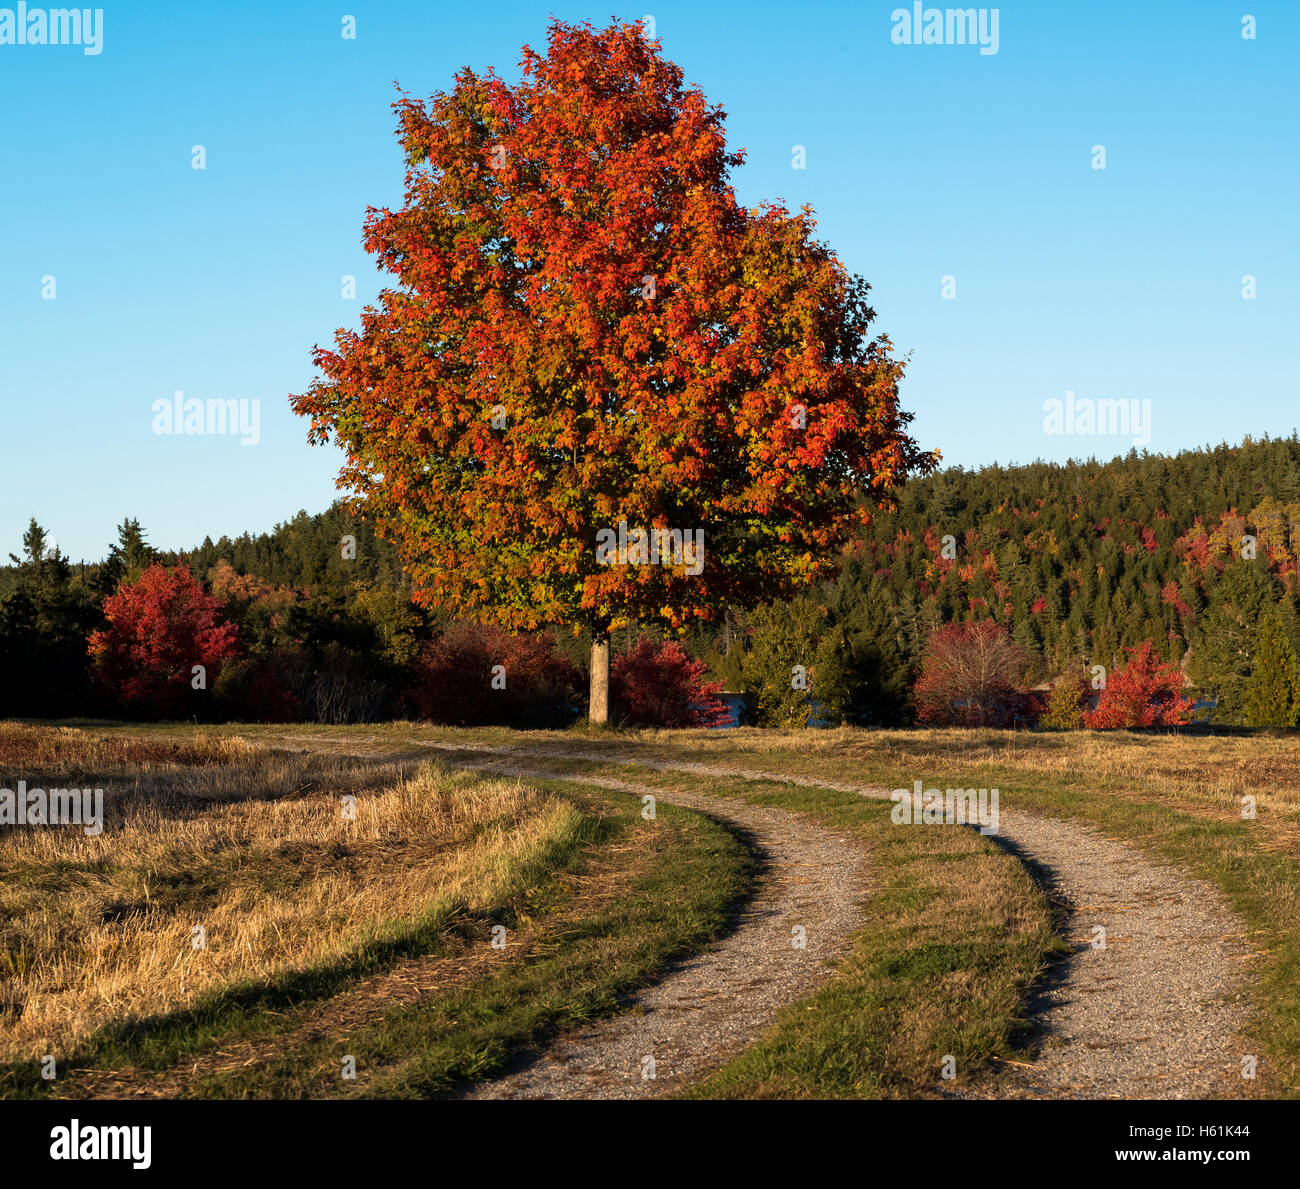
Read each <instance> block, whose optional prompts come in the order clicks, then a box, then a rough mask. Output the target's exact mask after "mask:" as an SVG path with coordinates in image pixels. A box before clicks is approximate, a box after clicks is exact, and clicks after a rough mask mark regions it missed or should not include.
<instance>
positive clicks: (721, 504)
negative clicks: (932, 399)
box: [293, 22, 934, 721]
mask: <svg viewBox="0 0 1300 1189" xmlns="http://www.w3.org/2000/svg"><path fill="white" fill-rule="evenodd" d="M521 66H522V78H521V81H520V82H519V83H518V84H517V85H513V86H512V85H510V84H508V83H506V82H505V81H504V80H502V79H501V78H499V77H497V75H495V74H494V73H492V72H491V71H489V72H488V73H486V74H478V73H475V72H474V71H473V70H470V69H468V68H467V69H465V70H463V71H462V72H461V73H460V74H459V75H457V77H456V81H455V85H454V87H453V88H452V90H451V91H450V92H447V93H439V94H436V95H434V96H433V97H432V98H431V99H430V100H429V101H428V102H421V101H418V100H415V99H413V98H411V97H410V96H407V95H403V96H402V97H401V99H400V100H399V101H398V102H397V104H396V105H395V108H396V110H397V112H398V117H399V134H400V138H401V143H402V147H403V150H404V153H405V159H406V166H407V172H406V190H405V204H404V205H403V206H402V208H401V209H399V210H396V211H393V210H389V209H387V208H384V209H378V210H374V209H372V210H371V211H370V212H369V214H368V217H367V221H366V228H365V237H364V242H365V246H366V248H367V250H368V251H370V252H372V253H374V254H375V255H376V256H377V259H378V264H379V265H380V267H381V268H382V269H384V270H386V271H388V272H389V273H391V274H392V275H393V276H394V277H395V278H396V284H395V285H394V286H393V287H392V288H388V289H386V290H384V291H383V292H382V293H381V295H380V298H379V302H378V305H377V306H376V307H368V308H367V309H366V310H365V311H364V312H363V315H362V324H361V328H360V330H359V331H356V332H353V331H350V330H341V331H339V332H338V334H337V335H336V339H335V343H336V345H335V349H334V350H325V349H321V348H318V349H317V351H316V355H315V359H316V363H317V365H318V367H319V368H320V370H321V372H322V375H321V376H320V377H319V378H318V379H317V380H316V381H315V382H314V383H313V384H312V385H311V387H310V389H309V390H308V391H307V392H306V393H305V394H302V395H300V396H296V397H294V398H293V402H294V407H295V409H296V410H297V411H298V412H299V413H301V414H304V415H307V416H309V417H310V418H311V431H310V436H311V439H312V440H313V441H315V442H322V443H323V442H326V441H328V440H330V439H331V438H332V439H333V440H335V441H336V442H337V443H338V444H340V445H341V446H342V447H343V448H344V450H345V452H346V462H345V464H344V466H343V468H342V471H341V474H340V479H339V482H340V486H341V487H342V488H344V489H345V490H346V491H348V492H349V493H350V499H351V501H352V506H353V507H354V508H356V509H358V510H363V511H365V512H366V513H367V514H368V515H370V516H372V517H373V518H374V519H375V521H376V524H377V526H378V528H379V530H380V532H381V533H382V534H384V535H385V536H386V537H387V538H388V539H390V540H393V541H395V542H396V543H397V544H398V545H399V546H400V547H401V548H402V550H403V553H404V555H405V558H406V561H407V565H408V567H409V571H410V574H411V577H412V580H413V583H414V588H415V595H416V597H417V599H419V600H420V601H421V602H423V603H425V604H426V605H441V606H443V607H446V608H449V609H452V610H454V611H455V612H456V613H457V614H462V613H463V614H472V615H474V616H476V617H478V618H481V619H486V620H492V621H496V622H498V623H500V624H503V625H505V626H507V627H509V628H511V629H513V630H519V629H533V628H536V627H539V626H541V625H544V624H557V625H558V624H564V625H567V626H568V627H569V628H570V629H572V630H582V629H587V630H589V631H590V632H591V633H592V640H593V644H592V664H591V704H590V717H591V718H592V720H594V721H604V720H606V719H607V717H608V660H609V645H608V640H609V633H610V631H611V629H614V628H618V627H621V626H623V625H625V624H628V623H631V622H645V623H658V624H660V625H662V626H663V627H664V628H666V629H667V630H669V631H682V630H685V629H687V628H689V627H690V626H692V625H693V624H698V623H700V622H704V621H708V620H711V619H714V618H715V617H717V616H718V615H719V614H720V613H721V611H722V609H723V608H724V607H725V606H727V605H728V604H735V605H739V606H749V605H753V604H755V603H757V602H760V601H764V600H766V599H771V598H774V597H783V596H788V595H789V594H791V593H792V592H794V591H795V590H796V589H798V588H800V587H802V586H804V585H806V584H807V583H809V582H811V581H812V580H814V579H816V578H818V577H819V576H820V575H822V574H823V572H824V571H826V570H828V569H829V568H830V567H832V566H833V565H834V564H835V562H836V560H837V557H838V554H839V547H840V546H841V545H842V544H843V542H844V541H846V540H847V539H848V536H849V535H850V533H851V532H852V530H853V529H854V527H855V526H857V525H861V524H863V523H865V522H866V521H867V520H869V518H870V517H871V514H872V511H873V509H874V508H876V507H878V506H880V505H881V504H884V503H886V502H887V501H888V499H889V493H890V491H891V489H892V488H893V486H894V485H895V484H897V483H898V482H900V481H901V480H902V479H904V478H905V477H906V476H907V475H908V474H909V473H914V472H924V471H927V470H929V469H931V468H932V467H933V465H934V458H933V456H932V455H930V454H926V453H923V452H921V451H920V450H919V449H918V448H917V446H916V444H915V443H914V442H913V440H912V439H911V438H910V437H909V436H908V434H907V433H906V432H905V431H906V426H907V424H908V422H909V421H910V414H908V413H905V412H903V411H902V410H901V409H900V407H899V403H898V383H899V379H900V376H901V374H902V367H901V364H900V363H899V362H897V361H896V360H895V359H893V358H892V356H891V350H890V344H889V341H888V339H887V338H885V337H883V336H881V337H876V338H873V337H871V335H870V327H871V324H872V322H873V320H874V312H873V311H872V309H871V308H870V306H869V305H868V300H867V299H868V286H867V284H866V283H865V282H864V281H863V280H862V279H861V278H858V277H854V276H850V275H849V274H848V273H847V271H846V270H845V268H844V267H843V265H842V264H841V263H840V261H839V260H838V259H837V257H836V256H835V254H834V253H833V252H832V251H831V250H830V248H829V247H827V246H826V245H825V244H823V243H820V242H818V241H817V240H816V239H815V238H814V235H813V233H814V228H815V223H814V220H813V217H812V214H811V211H810V210H809V209H807V208H804V209H802V210H800V211H799V212H797V213H792V212H790V211H789V210H787V209H786V208H785V207H783V206H777V205H766V206H761V207H758V208H755V209H745V208H743V207H742V206H740V205H739V203H738V202H737V200H736V196H735V194H734V192H733V190H732V187H731V184H730V182H729V171H730V170H731V169H732V168H733V167H735V166H738V165H740V163H741V161H742V154H741V153H738V152H731V151H729V150H728V149H727V146H726V141H725V137H724V133H723V121H724V116H723V112H722V110H721V109H720V108H719V107H716V106H713V105H710V104H709V103H708V102H707V101H706V99H705V96H704V94H703V92H702V91H701V90H700V89H699V88H698V87H697V86H688V85H686V84H685V83H684V82H683V75H682V71H681V70H680V68H679V67H677V66H676V65H674V64H673V63H672V62H671V61H669V60H668V59H667V58H665V57H664V56H663V54H662V52H661V49H660V45H659V43H658V42H657V41H654V40H652V39H650V38H648V37H647V36H646V34H645V32H644V30H643V29H642V27H641V26H640V25H636V24H632V25H624V24H613V25H611V26H609V27H608V28H604V29H593V28H592V27H591V26H589V25H580V26H575V25H567V24H564V23H561V22H555V23H554V24H553V25H552V26H551V29H550V34H549V44H548V48H547V52H546V53H544V54H539V53H536V52H534V51H533V50H532V49H530V48H528V47H524V50H523V58H522V62H521ZM620 523H625V524H626V525H627V526H628V531H629V533H630V534H633V535H632V536H631V537H630V541H633V542H636V543H637V545H638V546H639V544H640V539H639V538H637V537H636V536H635V534H636V533H637V532H638V531H647V532H648V531H652V530H654V529H662V530H666V531H667V530H677V531H680V532H691V531H695V530H699V531H703V533H704V549H705V553H704V557H703V559H702V560H703V567H702V569H699V570H698V572H695V571H696V567H695V566H691V565H689V564H644V562H643V561H642V560H641V556H642V555H641V554H640V553H639V552H638V550H637V549H636V548H633V549H630V550H629V551H628V552H627V553H626V555H623V556H620V557H619V558H618V559H617V560H616V561H615V563H614V564H602V558H601V556H600V554H599V553H598V551H597V545H598V542H599V539H600V538H599V534H601V533H602V531H603V530H615V529H617V528H618V527H619V525H620ZM604 560H609V559H608V558H606V559H604Z"/></svg>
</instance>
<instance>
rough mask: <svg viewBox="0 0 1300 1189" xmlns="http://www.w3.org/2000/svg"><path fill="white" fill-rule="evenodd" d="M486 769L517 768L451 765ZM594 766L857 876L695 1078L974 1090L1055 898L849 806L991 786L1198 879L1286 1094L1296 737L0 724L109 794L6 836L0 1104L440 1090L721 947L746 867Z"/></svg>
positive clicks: (1013, 1026) (1260, 1087)
mask: <svg viewBox="0 0 1300 1189" xmlns="http://www.w3.org/2000/svg"><path fill="white" fill-rule="evenodd" d="M484 748H487V749H495V751H494V752H493V753H492V755H487V753H484V752H483V751H482V749H484ZM476 749H477V750H476ZM501 749H509V754H510V755H512V756H519V757H527V759H528V763H529V764H530V765H531V767H532V768H533V769H534V770H535V771H534V774H533V775H532V776H530V777H529V778H528V779H522V778H520V777H518V776H509V775H501V774H493V773H491V772H489V771H480V772H473V771H470V770H467V769H464V768H460V767H457V765H458V764H461V763H476V764H478V765H479V766H480V767H482V766H483V765H484V763H485V762H486V761H487V760H488V759H494V758H496V757H498V756H499V755H500V752H501ZM476 757H477V758H476ZM594 777H606V778H608V777H616V778H618V779H622V780H632V779H635V780H637V781H641V782H643V783H644V784H645V785H646V786H649V787H651V788H654V787H659V788H662V789H663V790H664V791H665V793H667V792H668V791H670V790H672V791H676V792H678V793H681V794H683V795H688V796H694V797H697V798H704V799H705V800H706V801H707V800H710V799H711V800H712V801H713V802H714V803H716V804H717V805H719V806H720V807H721V806H723V805H724V804H726V803H737V804H738V803H740V802H742V801H743V802H746V803H751V804H754V805H761V806H766V807H770V808H772V809H774V810H779V811H782V812H787V813H793V814H797V815H800V816H801V818H804V819H807V820H809V821H811V822H814V823H816V824H817V825H818V826H819V827H821V828H824V829H827V830H829V831H832V832H833V833H834V834H835V836H836V837H840V838H847V839H851V840H852V841H853V843H854V845H856V846H859V847H860V848H861V849H862V852H863V853H864V854H865V855H866V856H867V858H868V861H869V864H870V869H871V871H872V873H873V874H872V888H871V894H870V896H869V898H868V899H867V901H866V904H865V908H864V912H863V917H862V921H861V926H860V929H859V931H858V933H857V934H856V935H855V939H854V948H853V952H852V953H851V954H850V955H849V956H848V957H846V958H845V959H844V960H843V961H842V962H840V963H838V965H837V967H836V973H835V977H834V978H833V979H832V980H831V982H830V983H829V984H828V985H827V987H826V988H825V989H824V990H822V991H820V992H819V993H818V994H817V996H816V997H815V998H813V999H811V1000H809V1002H808V1003H807V1004H800V1003H796V1004H793V1005H790V1006H789V1007H788V1008H787V1009H785V1010H783V1012H782V1014H781V1015H779V1017H778V1018H777V1022H776V1024H775V1025H774V1027H773V1029H772V1030H771V1031H770V1032H768V1033H765V1034H764V1036H763V1037H761V1038H760V1039H759V1041H758V1043H756V1044H754V1045H752V1046H750V1047H749V1048H748V1049H747V1050H745V1051H743V1052H737V1053H734V1054H732V1055H731V1056H732V1059H731V1060H730V1061H729V1062H724V1063H723V1064H722V1065H721V1066H719V1067H718V1068H717V1069H716V1071H715V1072H714V1073H713V1074H712V1075H710V1077H708V1078H706V1079H704V1080H702V1081H701V1082H700V1083H699V1084H698V1085H697V1086H696V1087H695V1088H694V1091H693V1092H694V1093H697V1094H702V1095H706V1096H732V1097H821V1096H864V1097H880V1096H889V1097H931V1096H934V1095H936V1094H939V1093H943V1088H942V1087H941V1086H937V1084H936V1082H935V1075H934V1069H935V1054H955V1055H957V1058H958V1060H960V1062H961V1063H962V1067H963V1069H965V1070H970V1071H972V1078H973V1082H972V1084H975V1085H977V1086H978V1087H979V1091H980V1092H981V1093H987V1094H991V1095H993V1096H998V1095H999V1094H1000V1093H1001V1092H1002V1091H1001V1090H1000V1087H1002V1086H1003V1084H1004V1083H1003V1082H1002V1081H1000V1080H999V1079H1001V1078H1003V1077H1004V1075H1005V1073H1006V1071H1007V1070H1009V1069H1012V1068H1013V1067H1024V1066H1026V1064H1027V1063H1032V1060H1033V1057H1032V1054H1031V1053H1030V1052H1029V1050H1028V1049H1027V1048H1026V1045H1027V1044H1028V1041H1029V1034H1030V1032H1031V1026H1032V1023H1033V1021H1032V1018H1031V1017H1032V1009H1031V1006H1030V1004H1031V1000H1032V996H1033V993H1034V989H1035V987H1036V986H1038V985H1039V983H1040V982H1041V980H1042V979H1043V978H1044V977H1046V976H1047V975H1048V974H1049V973H1050V971H1051V970H1052V969H1053V967H1054V964H1056V963H1058V962H1059V961H1060V958H1061V955H1062V953H1063V952H1064V951H1065V948H1066V947H1065V944H1064V939H1063V938H1062V937H1061V934H1060V929H1061V921H1062V917H1061V915H1060V908H1059V906H1057V905H1054V904H1053V903H1052V902H1051V900H1050V898H1049V897H1048V896H1046V895H1045V894H1044V892H1043V889H1042V888H1041V887H1040V886H1038V885H1036V883H1035V881H1034V878H1033V877H1032V872H1030V871H1029V870H1028V869H1027V868H1026V867H1025V866H1024V865H1023V864H1022V863H1021V862H1020V861H1019V860H1018V859H1017V858H1016V857H1015V856H1014V854H1012V853H1010V852H1008V850H1007V849H1005V848H1003V847H999V846H998V845H996V843H995V842H994V841H993V840H990V839H987V838H985V837H982V836H981V835H979V834H978V833H977V832H975V831H972V830H937V831H934V830H899V829H897V828H896V827H891V825H890V819H889V812H888V810H889V803H888V802H887V801H886V802H880V801H871V800H865V799H863V798H862V797H860V796H858V795H856V794H854V793H852V792H851V791H844V789H845V788H846V787H847V786H850V785H852V786H855V787H856V785H859V784H860V785H872V786H883V787H884V788H886V789H888V788H894V787H904V788H906V787H910V786H911V785H912V783H913V781H914V780H921V781H923V782H924V783H925V784H926V785H931V784H934V785H939V786H943V785H960V786H963V787H967V786H992V787H997V788H998V789H999V790H1000V791H1001V796H1002V804H1003V806H1004V808H1006V809H1009V810H1013V811H1016V812H1022V813H1027V814H1032V815H1039V816H1041V817H1045V818H1051V819H1060V820H1068V821H1074V822H1078V823H1081V824H1084V825H1086V826H1087V827H1088V828H1089V829H1091V830H1096V831H1099V832H1100V833H1101V834H1102V835H1103V836H1105V837H1109V838H1113V839H1116V840H1119V841H1122V842H1123V843H1124V844H1125V845H1127V846H1130V847H1133V848H1136V849H1137V850H1138V851H1139V852H1140V853H1143V854H1146V855H1148V856H1149V857H1150V859H1151V860H1152V862H1157V863H1161V864H1169V863H1172V864H1175V865H1176V866H1177V867H1178V869H1180V870H1182V871H1185V872H1187V873H1189V875H1190V876H1193V877H1195V878H1196V879H1199V880H1201V881H1204V882H1205V883H1206V885H1208V886H1211V887H1213V888H1214V889H1215V891H1216V894H1218V895H1221V896H1222V897H1223V899H1224V901H1225V903H1226V904H1228V905H1229V906H1230V907H1231V910H1232V911H1233V912H1234V913H1236V914H1238V917H1239V918H1240V920H1241V921H1242V922H1243V923H1244V935H1245V936H1246V937H1247V939H1248V941H1249V944H1250V946H1251V947H1252V949H1253V952H1254V958H1253V960H1252V963H1251V965H1250V971H1251V976H1250V977H1251V993H1250V1001H1249V1005H1248V1009H1243V1013H1244V1014H1242V1015H1241V1017H1240V1019H1239V1020H1237V1021H1236V1023H1235V1024H1234V1029H1235V1030H1236V1031H1238V1032H1239V1034H1240V1040H1239V1043H1240V1045H1242V1046H1253V1047H1249V1048H1242V1049H1241V1051H1250V1052H1254V1051H1258V1052H1260V1053H1261V1054H1262V1056H1263V1060H1262V1072H1261V1076H1260V1079H1259V1081H1258V1082H1257V1083H1253V1084H1252V1085H1251V1086H1250V1087H1249V1088H1248V1089H1249V1092H1251V1093H1268V1094H1282V1095H1291V1094H1294V1093H1296V1092H1297V1091H1298V1090H1300V1084H1298V1083H1300V1076H1298V1075H1297V1055H1298V1054H1300V1008H1298V1006H1297V1004H1298V1002H1300V991H1297V986H1300V980H1298V979H1297V977H1296V975H1297V971H1300V911H1297V910H1298V909H1300V904H1298V903H1297V897H1298V895H1300V892H1298V889H1300V749H1298V748H1297V747H1296V744H1295V741H1294V740H1293V739H1291V738H1289V737H1283V736H1280V735H1279V736H1276V737H1269V736H1253V737H1234V738H1213V737H1197V736H1175V735H1154V734H1152V735H1144V734H1129V733H1122V732H1115V733H1107V734H1098V733H1086V732H1078V733H1065V734H1048V733H1010V732H1000V731H952V730H947V731H934V730H929V731H927V730H917V731H883V732H865V731H856V730H834V731H789V732H780V731H759V730H751V729H742V730H731V731H725V732H718V731H713V732H709V731H599V730H590V729H584V730H572V731H564V732H528V733H520V732H510V731H505V730H495V729H485V730H474V731H470V730H450V729H440V728H428V727H419V726H415V725H412V724H407V723H393V724H381V725H377V726H366V727H337V728H326V727H303V726H295V727H292V728H274V727H257V726H249V727H224V728H213V729H208V730H206V731H204V730H200V729H198V728H195V727H192V726H191V727H183V726H157V727H110V726H107V725H100V724H84V725H82V726H80V727H47V726H23V725H18V724H8V725H3V726H0V787H14V785H15V782H17V781H19V780H26V781H27V782H28V784H29V785H33V784H36V783H44V784H46V785H52V784H55V783H56V782H57V784H59V785H67V786H95V787H103V788H104V790H105V801H106V804H105V819H106V822H105V829H104V832H103V834H102V835H99V836H89V835H86V834H85V833H83V832H82V831H81V830H80V829H77V828H73V827H61V828H47V829H35V828H30V827H28V828H22V827H19V828H14V827H0V1011H3V1012H4V1029H3V1032H2V1033H0V1095H2V1096H6V1097H29V1096H48V1095H54V1096H73V1097H76V1096H104V1095H108V1096H123V1095H125V1096H134V1095H143V1094H163V1095H168V1096H174V1095H192V1096H203V1097H224V1096H233V1097H241V1096H266V1097H278V1096H339V1095H342V1096H350V1095H354V1094H372V1095H379V1096H390V1097H417V1096H428V1095H431V1094H432V1095H436V1094H443V1093H449V1092H455V1091H456V1088H457V1087H458V1086H462V1085H465V1084H467V1083H469V1082H473V1081H475V1080H478V1079H482V1078H490V1077H491V1076H493V1075H494V1073H496V1072H497V1071H499V1070H500V1069H502V1068H503V1067H504V1065H505V1064H506V1063H508V1062H509V1061H510V1060H511V1059H512V1057H513V1056H515V1055H517V1054H520V1053H523V1052H526V1051H529V1050H533V1049H535V1048H536V1047H537V1046H539V1045H545V1044H546V1043H547V1038H548V1037H551V1036H553V1035H554V1034H555V1033H556V1030H557V1029H563V1028H564V1027H566V1026H569V1025H572V1024H574V1023H580V1022H582V1021H585V1020H590V1019H594V1018H598V1017H602V1016H608V1015H610V1014H611V1013H618V1012H620V1011H624V1010H626V1007H627V1002H628V1001H627V995H628V994H629V993H630V992H633V991H635V989H636V988H637V987H638V986H643V985H644V984H645V983H646V981H647V980H649V979H651V978H653V977H655V975H656V974H657V973H658V972H661V971H663V970H664V969H666V968H667V967H668V965H669V964H670V963H671V961H672V959H673V958H674V957H675V956H680V955H682V954H685V953H690V952H693V951H696V950H698V949H699V948H700V947H702V946H705V945H707V944H708V942H709V940H710V939H711V938H714V937H717V936H718V935H720V934H721V933H726V932H728V931H730V930H733V929H735V928H736V927H737V921H738V918H737V916H736V913H737V911H739V909H740V908H742V907H743V904H744V902H745V900H746V897H747V896H748V895H750V894H751V889H752V887H753V881H754V879H755V877H756V873H758V872H759V867H756V866H755V860H754V856H753V854H752V853H751V844H749V843H747V842H746V841H745V839H744V838H743V837H742V836H740V835H738V834H737V833H736V832H735V831H734V830H731V829H729V828H727V827H725V825H724V824H721V823H720V821H719V820H715V819H718V818H720V817H721V816H724V815H721V814H715V815H705V814H701V813H699V812H692V811H689V810H678V809H671V808H670V807H668V806H663V807H661V810H662V811H661V815H660V820H659V822H658V824H657V826H656V827H655V828H654V829H647V828H646V823H645V821H644V820H643V818H642V816H641V814H640V809H641V804H640V799H639V798H638V797H636V796H634V795H631V794H630V793H625V792H619V791H617V790H616V789H613V788H604V789H602V788H596V787H591V785H590V784H589V783H588V784H582V783H576V782H581V781H590V780H591V779H592V778H594ZM790 781H796V782H798V783H797V784H796V785H791V784H790V783H789V782H790ZM615 783H616V782H615ZM1247 807H1249V808H1250V809H1251V811H1252V812H1253V816H1252V815H1251V813H1245V814H1243V809H1244V808H1247ZM494 926H503V927H504V929H505V931H506V932H507V933H508V934H509V936H510V938H511V941H510V945H509V947H507V949H506V950H505V951H503V952H502V954H501V958H500V960H499V961H498V960H497V959H496V958H495V957H493V950H492V948H491V945H490V939H491V936H492V930H493V928H494ZM198 927H201V928H202V934H201V939H202V940H201V944H197V945H196V928H198ZM1234 1043H1238V1042H1237V1041H1234ZM354 1053H362V1054H364V1055H365V1061H364V1065H365V1072H364V1073H363V1075H362V1076H361V1077H359V1079H358V1080H357V1081H356V1082H355V1083H342V1082H340V1081H339V1078H338V1074H337V1068H338V1062H339V1060H340V1057H341V1056H344V1055H348V1054H354ZM51 1054H53V1055H54V1056H55V1058H56V1061H57V1063H58V1068H59V1071H60V1072H59V1074H58V1076H57V1077H56V1078H54V1079H42V1078H41V1077H40V1073H39V1070H40V1068H41V1061H42V1060H43V1059H44V1058H46V1057H47V1055H51Z"/></svg>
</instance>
